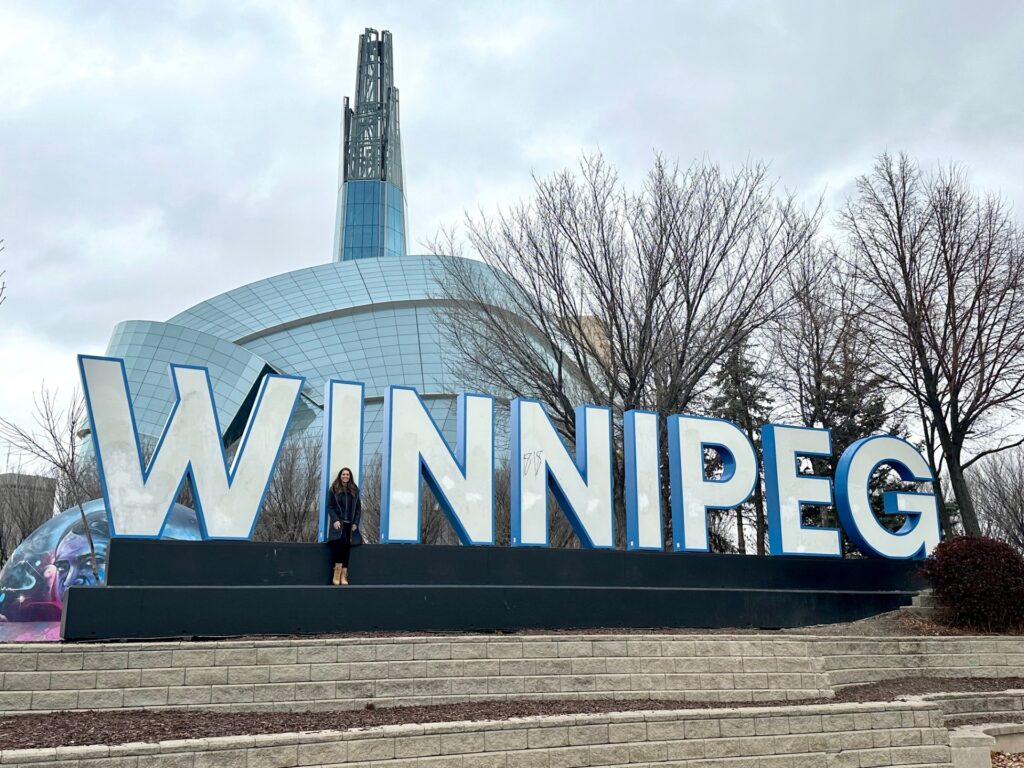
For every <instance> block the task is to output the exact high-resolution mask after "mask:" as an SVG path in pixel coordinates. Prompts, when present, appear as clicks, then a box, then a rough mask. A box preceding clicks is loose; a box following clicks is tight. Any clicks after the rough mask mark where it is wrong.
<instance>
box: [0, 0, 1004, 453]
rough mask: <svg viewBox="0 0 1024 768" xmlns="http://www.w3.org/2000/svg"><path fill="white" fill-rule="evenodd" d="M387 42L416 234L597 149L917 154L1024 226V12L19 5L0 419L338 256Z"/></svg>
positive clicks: (11, 92) (4, 134)
mask: <svg viewBox="0 0 1024 768" xmlns="http://www.w3.org/2000/svg"><path fill="white" fill-rule="evenodd" d="M367 26H371V27H375V28H378V29H382V28H386V29H390V30H391V31H392V32H393V33H394V40H395V79H396V84H397V85H398V87H399V90H400V93H401V110H402V111H401V116H402V137H403V144H404V159H405V177H406V188H407V200H408V218H409V227H410V233H409V234H410V238H409V240H410V243H412V244H418V243H421V242H422V241H423V240H424V239H426V238H428V237H429V236H430V235H431V234H432V233H434V232H435V230H436V229H437V227H438V226H439V225H442V224H449V223H455V222H457V221H458V220H459V219H460V218H461V215H462V212H463V211H464V210H465V209H467V208H472V209H475V208H477V207H482V208H484V209H487V210H490V209H493V208H494V207H495V206H498V205H502V204H505V203H508V202H511V201H514V200H516V199H518V198H520V197H522V196H523V195H525V194H526V193H527V192H528V190H529V185H530V174H531V172H536V173H541V174H545V173H548V172H551V171H553V170H556V169H559V168H561V167H564V166H566V165H570V164H572V163H573V162H574V161H575V159H576V158H577V157H578V155H579V154H580V152H582V151H591V150H594V149H597V148H600V149H601V150H602V151H603V152H604V153H605V154H606V155H607V156H608V157H609V158H610V160H611V161H612V162H614V163H615V164H617V165H618V166H619V167H620V168H621V169H622V172H623V175H624V176H625V177H626V178H628V179H631V178H637V177H639V176H640V174H642V172H643V171H644V170H645V168H646V166H647V165H648V164H649V163H650V160H651V157H652V155H653V152H655V151H660V152H662V153H664V154H665V155H667V156H669V157H672V158H679V159H681V160H683V161H684V162H689V161H690V160H692V159H695V158H700V157H707V158H709V159H711V160H714V161H717V162H720V163H722V164H723V165H726V166H733V165H735V164H737V163H740V162H742V161H744V160H745V159H747V158H751V159H756V160H766V161H770V162H771V164H772V171H773V173H774V175H775V176H777V177H778V179H779V180H780V182H781V183H782V184H783V185H785V186H786V187H788V188H790V189H794V190H797V191H798V192H799V193H800V194H801V195H805V196H806V197H807V199H809V200H814V199H816V198H817V197H818V196H819V195H822V194H824V195H825V199H826V201H828V202H829V203H832V204H835V203H836V202H838V201H840V200H842V199H843V197H844V196H845V194H846V193H847V191H848V190H849V188H850V184H851V181H852V180H853V179H854V178H855V177H856V176H857V175H858V174H861V173H864V172H865V171H867V170H868V169H869V168H870V164H871V160H872V157H873V156H874V155H876V154H877V153H879V152H881V151H883V150H886V149H888V150H893V151H895V150H906V151H908V152H910V153H912V154H913V155H915V156H917V157H918V158H919V159H920V160H921V161H922V162H923V163H926V164H933V163H936V162H940V161H948V160H957V161H960V162H963V163H964V164H966V165H967V166H968V167H969V168H970V170H971V173H972V177H973V179H974V181H975V182H976V183H977V184H978V185H982V186H985V187H988V188H991V189H993V190H997V191H1000V192H1001V193H1002V194H1003V195H1004V196H1005V197H1007V198H1008V199H1009V200H1010V201H1011V202H1012V203H1013V204H1014V206H1015V209H1016V210H1017V211H1018V215H1019V212H1020V211H1021V210H1022V209H1024V106H1022V105H1024V44H1022V41H1024V3H1021V2H1016V1H1011V0H1007V2H1002V3H999V2H977V0H975V1H974V2H970V3H968V2H957V3H944V2H935V0H927V1H925V2H899V3H897V2H887V3H882V2H863V1H862V0H856V1H854V0H849V2H844V3H838V2H821V1H820V0H814V1H810V2H774V3H773V2H764V1H763V0H758V1H757V2H754V1H753V0H752V1H751V2H717V3H713V2H704V1H702V2H678V3H669V2H657V3H654V2H650V3H639V2H628V3H626V2H615V3H597V2H594V1H593V0H587V1H586V2H579V3H573V2H564V1H562V0H559V2H549V3H511V2H506V3H493V4H491V3H485V2H452V3H429V2H419V1H417V2H407V3H389V2H381V1H380V0H373V1H371V2H354V1H353V0H345V1H344V2H341V1H340V0H339V1H338V2H330V3H326V2H325V3H304V2H285V1H284V0H268V1H267V2H256V3H251V4H246V3H233V2H217V3H209V4H207V3H202V2H181V3H171V2H167V3H156V2H142V3H140V2H135V1H134V0H126V2H123V3H113V2H111V3H102V2H83V3H80V4H66V3H60V4H58V3H46V2H39V0H32V2H25V3H17V2H9V1H4V2H0V238H3V239H4V240H5V241H6V242H5V244H6V250H5V251H4V252H3V253H0V270H2V269H5V268H6V270H7V276H6V281H7V288H8V299H7V301H6V303H5V304H3V305H2V306H0V415H3V416H5V417H9V418H10V417H13V418H15V419H25V418H26V417H28V415H29V414H30V412H31V398H32V394H33V392H35V391H37V390H38V388H39V385H40V383H41V382H42V381H43V380H44V379H45V381H46V382H47V384H48V385H50V386H59V387H60V388H61V389H62V390H66V391H68V392H70V389H71V388H72V387H73V386H74V385H75V383H76V372H75V364H74V356H75V354H76V353H79V352H87V353H101V352H103V351H104V350H105V347H106V343H107V339H108V337H109V334H110V331H111V329H112V327H113V326H114V324H115V323H117V322H118V321H120V320H126V319H154V320H166V319H167V318H168V317H170V316H171V315H173V314H175V313H177V312H178V311H180V310H182V309H184V308H186V307H188V306H191V305H192V304H194V303H196V302H198V301H201V300H203V299H205V298H208V297H210V296H212V295H214V294H216V293H220V292H221V291H224V290H227V289H229V288H233V287H236V286H238V285H241V284H243V283H246V282H250V281H253V280H257V279H260V278H263V277H267V276H269V275H273V274H277V273H279V272H284V271H287V270H292V269H296V268H299V267H305V266H309V265H313V264H320V263H323V262H326V261H329V260H330V257H331V246H332V238H333V227H334V208H335V196H336V186H337V166H338V144H339V117H340V109H341V99H342V97H343V96H345V95H351V93H352V89H353V81H354V75H355V58H356V50H357V42H358V35H359V33H360V32H361V31H362V30H363V28H364V27H367ZM412 250H414V251H415V250H421V249H420V248H415V249H412ZM338 373H339V374H344V371H339V372H338ZM2 461H3V457H2V456H0V464H2Z"/></svg>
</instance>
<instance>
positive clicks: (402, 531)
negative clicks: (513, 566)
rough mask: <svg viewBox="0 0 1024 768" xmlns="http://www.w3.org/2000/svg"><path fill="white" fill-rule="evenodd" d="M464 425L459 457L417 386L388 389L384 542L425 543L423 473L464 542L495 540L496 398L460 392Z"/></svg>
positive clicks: (461, 425) (382, 519) (383, 480)
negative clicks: (428, 409) (421, 523)
mask: <svg viewBox="0 0 1024 768" xmlns="http://www.w3.org/2000/svg"><path fill="white" fill-rule="evenodd" d="M458 423H459V444H458V457H457V458H456V457H455V456H453V455H452V452H451V449H450V448H449V447H448V443H446V442H445V439H444V436H443V435H442V434H441V432H440V430H439V429H438V428H437V425H436V424H435V423H434V420H433V419H432V418H431V416H430V413H429V411H427V409H426V407H425V406H424V405H423V402H422V401H421V400H420V397H419V395H418V394H417V393H416V390H415V389H412V388H411V387H390V388H389V389H388V393H387V395H386V396H385V398H384V435H385V440H386V443H385V446H384V455H385V461H384V467H383V472H382V473H381V512H380V530H381V541H383V542H385V543H396V542H410V543H418V542H419V540H420V478H421V476H422V477H423V479H425V480H426V481H427V484H428V485H429V486H430V490H431V491H432V492H433V494H434V497H435V498H436V499H437V502H438V504H440V506H441V509H443V510H444V511H445V514H446V515H447V517H448V520H449V522H451V524H452V527H453V528H454V529H455V532H456V533H457V534H458V536H459V540H460V541H461V542H462V543H463V544H493V543H494V400H493V399H492V398H490V397H486V396H484V395H460V396H459V399H458Z"/></svg>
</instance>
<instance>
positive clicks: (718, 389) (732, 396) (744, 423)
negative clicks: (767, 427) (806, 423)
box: [710, 339, 772, 555]
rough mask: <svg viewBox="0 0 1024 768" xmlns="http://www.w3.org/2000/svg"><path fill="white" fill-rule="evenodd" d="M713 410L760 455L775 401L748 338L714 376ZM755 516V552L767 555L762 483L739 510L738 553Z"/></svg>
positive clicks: (742, 549) (737, 346)
mask: <svg viewBox="0 0 1024 768" xmlns="http://www.w3.org/2000/svg"><path fill="white" fill-rule="evenodd" d="M710 410H711V412H712V413H713V414H714V415H715V416H718V417H719V418H723V419H727V420H728V421H731V422H733V423H734V424H736V425H737V426H739V428H740V429H742V430H743V432H745V433H746V435H747V437H748V438H749V439H750V442H751V443H752V444H753V446H754V449H755V453H756V455H758V456H760V455H761V426H762V425H763V424H766V423H767V422H768V421H770V417H771V412H772V399H771V396H770V395H769V392H768V389H767V387H766V385H765V373H764V370H763V369H762V367H760V366H759V365H758V364H757V362H756V361H755V360H754V358H753V357H752V356H751V354H750V343H749V339H745V340H743V342H741V343H740V344H738V345H736V347H735V348H734V349H733V350H732V351H731V352H730V353H729V354H728V355H726V357H725V359H724V361H723V363H722V365H721V366H720V367H719V369H718V372H717V374H716V376H715V394H714V395H713V396H712V398H711V401H710ZM751 512H752V513H753V518H754V542H755V546H756V549H755V551H756V552H757V554H759V555H763V554H764V553H765V539H766V534H767V525H766V522H765V514H764V492H763V489H762V487H761V482H760V480H759V482H758V483H757V484H756V486H755V487H754V494H753V496H752V497H751V501H750V502H748V503H747V504H744V505H742V506H740V507H739V508H737V510H736V538H737V541H738V547H739V551H740V552H741V553H744V554H745V553H746V551H747V545H746V527H745V520H744V517H745V516H747V515H750V514H751Z"/></svg>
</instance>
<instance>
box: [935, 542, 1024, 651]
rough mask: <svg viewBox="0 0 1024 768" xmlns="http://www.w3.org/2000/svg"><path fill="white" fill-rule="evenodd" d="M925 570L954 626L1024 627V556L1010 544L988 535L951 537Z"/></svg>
mask: <svg viewBox="0 0 1024 768" xmlns="http://www.w3.org/2000/svg"><path fill="white" fill-rule="evenodd" d="M921 573H922V574H923V575H924V577H925V578H926V579H928V581H929V582H930V583H931V586H932V589H933V590H934V591H935V596H936V598H937V599H938V601H939V606H940V609H941V617H942V620H943V621H944V622H946V623H947V624H949V625H950V626H953V627H959V628H962V629H969V630H974V631H981V632H1007V631H1013V630H1019V629H1021V628H1022V627H1024V557H1021V555H1020V553H1019V552H1017V550H1015V549H1014V548H1013V547H1011V546H1010V545H1009V544H1006V543H1005V542H1002V541H997V540H996V539H989V538H984V537H966V536H956V537H953V538H950V539H946V540H945V541H943V542H942V543H941V544H939V546H937V547H936V548H935V551H934V552H933V553H932V555H931V557H929V558H928V559H927V560H925V562H924V564H923V565H922V566H921Z"/></svg>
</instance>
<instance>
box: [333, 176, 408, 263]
mask: <svg viewBox="0 0 1024 768" xmlns="http://www.w3.org/2000/svg"><path fill="white" fill-rule="evenodd" d="M342 207H343V212H344V218H343V220H342V221H343V223H342V230H341V237H342V250H341V260H342V261H350V260H353V259H375V258H380V257H384V256H404V255H405V201H404V199H403V196H402V190H400V189H399V188H398V187H396V186H395V185H394V184H392V183H391V182H388V181H348V182H345V189H344V202H343V204H342Z"/></svg>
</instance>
